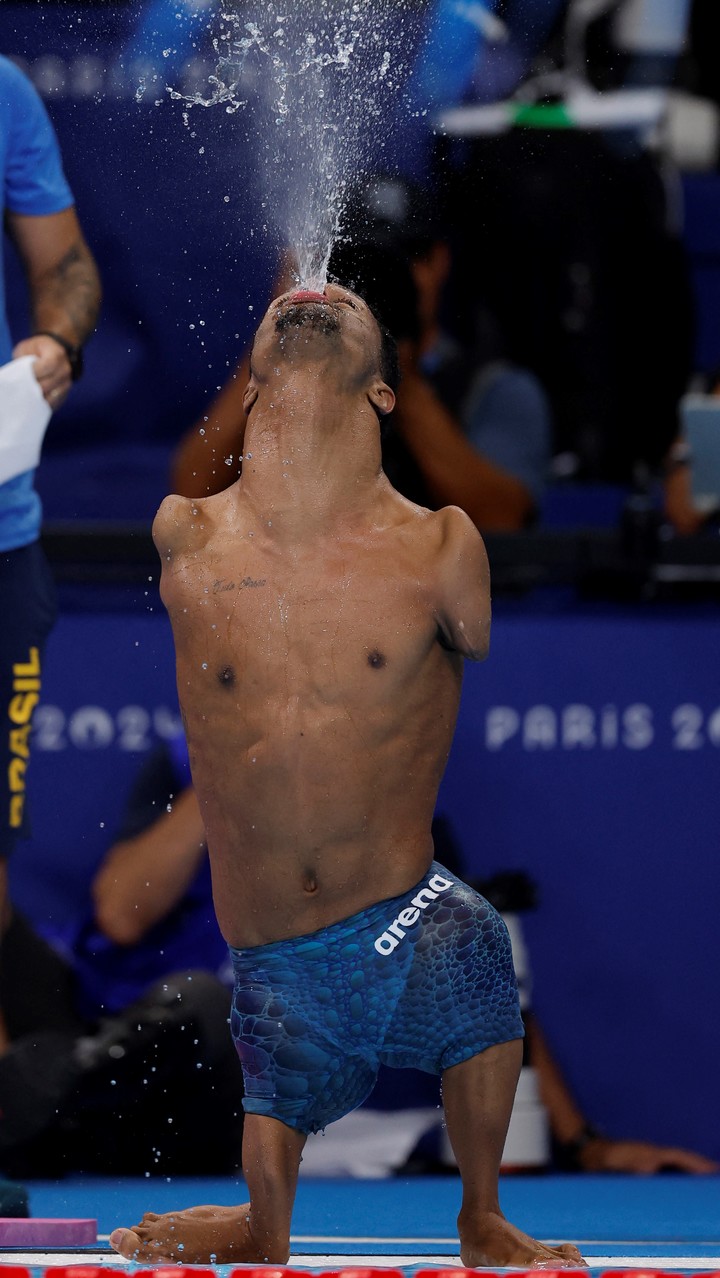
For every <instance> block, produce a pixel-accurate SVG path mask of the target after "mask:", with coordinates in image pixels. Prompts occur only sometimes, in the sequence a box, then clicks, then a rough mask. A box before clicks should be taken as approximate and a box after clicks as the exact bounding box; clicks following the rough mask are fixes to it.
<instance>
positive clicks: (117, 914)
mask: <svg viewBox="0 0 720 1278" xmlns="http://www.w3.org/2000/svg"><path fill="white" fill-rule="evenodd" d="M95 922H96V924H97V926H98V928H99V929H100V931H101V932H102V934H103V936H106V937H107V939H108V940H109V941H112V943H113V945H121V946H123V947H126V946H127V947H130V946H132V945H138V944H139V942H140V941H141V940H142V938H143V936H144V934H145V930H146V929H145V926H144V923H143V920H142V918H141V917H140V911H139V910H138V908H137V906H135V907H133V906H129V907H128V906H127V905H122V904H119V903H118V901H117V900H114V899H113V898H112V896H105V895H104V894H103V893H102V892H97V893H95Z"/></svg>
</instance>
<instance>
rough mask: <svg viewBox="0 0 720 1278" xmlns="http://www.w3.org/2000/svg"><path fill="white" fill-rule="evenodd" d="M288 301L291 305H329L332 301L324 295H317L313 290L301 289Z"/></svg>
mask: <svg viewBox="0 0 720 1278" xmlns="http://www.w3.org/2000/svg"><path fill="white" fill-rule="evenodd" d="M288 301H289V302H290V304H291V305H294V304H295V303H301V302H324V303H325V304H326V305H327V304H328V302H329V301H330V299H329V297H326V296H325V294H324V293H316V292H315V291H314V290H313V289H309V288H301V289H299V290H298V292H297V293H293V294H292V296H291V297H289V298H288Z"/></svg>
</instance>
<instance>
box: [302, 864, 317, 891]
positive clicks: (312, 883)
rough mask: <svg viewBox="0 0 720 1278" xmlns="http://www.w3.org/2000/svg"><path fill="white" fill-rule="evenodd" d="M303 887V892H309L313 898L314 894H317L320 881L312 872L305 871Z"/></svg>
mask: <svg viewBox="0 0 720 1278" xmlns="http://www.w3.org/2000/svg"><path fill="white" fill-rule="evenodd" d="M302 885H303V892H307V893H308V895H309V896H312V894H313V892H317V890H318V881H317V878H316V876H315V874H314V873H313V871H312V870H304V871H303V880H302Z"/></svg>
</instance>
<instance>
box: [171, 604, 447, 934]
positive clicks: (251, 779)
mask: <svg viewBox="0 0 720 1278" xmlns="http://www.w3.org/2000/svg"><path fill="white" fill-rule="evenodd" d="M372 586H374V589H373V588H371V583H369V584H368V591H367V596H366V597H365V598H364V599H363V592H359V593H358V595H356V596H355V597H354V598H355V602H354V603H353V610H352V615H349V607H348V605H347V604H346V603H345V602H344V601H343V598H342V594H341V593H339V594H338V595H337V596H335V597H333V594H332V592H331V591H327V590H326V591H325V592H324V593H323V595H322V596H321V595H320V593H319V592H316V593H315V596H314V597H313V595H312V593H310V592H309V594H308V597H307V598H300V597H297V596H296V598H295V599H288V598H287V597H285V598H284V599H283V597H282V596H278V594H277V592H276V591H275V592H262V593H261V591H262V588H260V587H256V588H250V589H248V590H247V591H246V592H245V593H243V594H242V595H241V597H240V599H239V600H237V599H234V600H233V604H234V607H233V611H232V612H231V613H230V619H229V620H228V613H227V603H228V601H227V600H226V599H222V600H221V602H220V605H219V607H218V605H217V602H216V598H215V599H213V598H212V597H211V598H210V601H209V602H203V599H202V596H201V598H200V601H198V599H197V598H196V597H195V598H192V597H190V598H188V600H187V602H181V603H180V607H179V609H178V607H177V601H173V603H172V607H171V617H172V619H173V625H174V630H175V635H176V646H177V652H178V690H179V694H180V699H181V703H182V707H183V712H184V715H185V720H186V724H187V730H188V737H189V742H190V750H191V762H192V766H193V778H194V782H195V784H196V787H197V790H198V795H199V798H200V802H201V806H202V808H203V812H204V815H205V820H206V826H207V833H208V842H209V846H210V851H211V855H212V857H213V871H214V879H215V885H216V904H217V908H218V914H219V917H220V924H221V927H222V928H223V931H224V933H225V935H226V936H227V937H228V939H230V940H232V943H233V944H239V945H247V944H253V943H255V944H259V943H262V941H264V940H267V939H275V936H272V937H271V936H269V935H263V936H258V937H257V938H256V939H255V940H249V939H247V936H240V935H238V931H237V930H236V929H237V925H238V912H239V911H240V910H244V906H243V902H245V904H246V905H247V909H248V923H250V924H252V923H253V921H256V920H257V915H258V912H259V911H261V912H262V914H263V918H264V920H266V917H267V912H268V901H269V900H270V901H272V902H273V904H276V905H277V911H276V913H277V916H278V917H277V920H276V923H277V926H278V927H279V929H280V930H279V931H278V932H277V933H276V935H277V936H279V935H281V934H286V935H293V934H297V931H298V930H301V931H304V930H312V926H323V925H324V924H325V923H326V922H328V921H331V919H329V918H327V917H325V916H323V914H322V912H323V910H324V909H325V910H328V911H330V914H332V912H333V910H334V909H336V910H339V911H340V912H339V913H337V914H336V917H343V916H344V915H345V914H349V913H352V912H353V911H354V910H356V909H359V908H363V906H364V905H365V904H367V903H369V902H370V901H372V900H377V899H381V898H382V897H384V896H392V895H394V894H396V893H397V892H400V891H403V890H405V889H406V888H407V887H409V886H411V885H412V884H413V883H414V882H417V880H418V879H419V878H420V877H421V875H422V873H424V871H425V869H426V868H427V866H426V862H427V860H428V855H429V852H430V842H429V829H430V822H431V819H432V812H433V808H434V803H435V797H436V793H437V789H438V786H439V782H440V779H441V775H442V769H443V766H444V762H445V759H446V757H447V753H448V750H449V746H450V741H451V738H452V731H453V728H454V723H455V718H456V715H457V708H458V703H459V692H460V662H459V659H458V658H457V657H454V656H453V655H452V654H449V653H447V652H446V651H444V649H443V648H442V647H441V646H440V644H439V643H438V641H437V633H436V626H435V623H434V620H433V618H432V616H431V615H430V613H429V610H428V608H427V606H426V604H425V601H423V600H422V598H421V597H420V596H419V595H418V592H417V591H415V592H414V593H413V592H411V591H410V590H409V587H407V586H406V585H404V584H403V585H402V586H400V585H398V586H397V587H393V589H392V590H390V591H389V592H388V590H387V588H384V587H383V583H381V589H380V592H379V591H378V585H377V583H376V582H375V583H372ZM251 591H253V592H254V593H252V594H251ZM230 593H231V592H229V591H228V592H226V594H230ZM236 593H237V592H236ZM399 595H402V596H403V597H399ZM168 603H170V601H168ZM185 610H187V611H185ZM400 616H402V623H400V622H399V620H398V618H399V617H400ZM305 873H309V874H313V873H314V874H316V875H317V879H318V887H319V890H318V892H317V897H316V898H315V899H311V898H310V897H309V896H308V894H307V893H306V892H304V890H303V887H302V883H301V876H302V875H303V874H305ZM255 884H256V885H257V893H258V899H256V898H255V887H254V885H255ZM269 885H270V886H269ZM273 893H274V896H273ZM229 902H231V903H232V904H231V905H229V907H228V909H227V916H226V917H223V915H224V912H225V906H226V905H227V903H229ZM293 903H294V904H293ZM286 906H287V909H288V920H287V921H285V922H282V921H281V920H280V915H281V914H282V912H283V909H284V908H285V907H286ZM298 908H302V909H306V910H307V911H308V912H309V914H310V915H312V914H313V911H315V914H316V915H317V918H318V921H317V922H313V921H310V922H309V926H308V925H307V922H306V925H303V926H301V927H300V928H298V927H297V926H296V925H295V924H294V923H293V922H291V915H292V912H293V909H294V910H295V911H297V909H298ZM270 926H273V924H272V923H271V924H270ZM240 928H242V924H241V925H240Z"/></svg>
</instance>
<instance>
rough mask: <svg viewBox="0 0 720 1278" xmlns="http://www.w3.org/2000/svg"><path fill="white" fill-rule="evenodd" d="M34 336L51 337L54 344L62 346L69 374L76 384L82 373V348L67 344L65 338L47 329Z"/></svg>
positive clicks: (70, 343) (40, 330)
mask: <svg viewBox="0 0 720 1278" xmlns="http://www.w3.org/2000/svg"><path fill="white" fill-rule="evenodd" d="M34 336H35V337H51V338H52V339H53V341H54V342H57V344H58V346H62V348H63V350H64V352H65V354H66V355H67V357H68V361H69V364H70V373H71V376H72V379H73V381H74V382H76V381H77V380H78V378H79V377H82V371H83V352H82V346H75V345H73V343H72V342H69V341H68V339H67V338H66V337H61V336H60V334H59V333H52V332H51V331H50V329H49V328H41V329H39V330H38V332H37V333H35V334H34Z"/></svg>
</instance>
